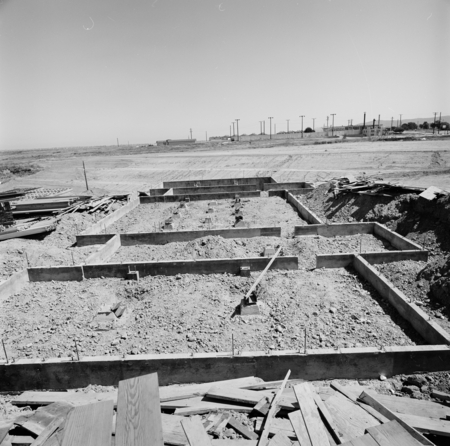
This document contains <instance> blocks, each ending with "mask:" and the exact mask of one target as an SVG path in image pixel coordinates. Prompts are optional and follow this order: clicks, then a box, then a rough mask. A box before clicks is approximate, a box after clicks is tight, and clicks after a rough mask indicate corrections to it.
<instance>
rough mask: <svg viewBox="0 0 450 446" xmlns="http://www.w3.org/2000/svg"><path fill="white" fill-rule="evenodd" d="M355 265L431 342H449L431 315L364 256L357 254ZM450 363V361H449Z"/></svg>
mask: <svg viewBox="0 0 450 446" xmlns="http://www.w3.org/2000/svg"><path fill="white" fill-rule="evenodd" d="M353 267H354V268H355V270H356V271H357V272H358V273H359V274H360V275H361V276H362V277H364V278H365V279H366V280H367V281H368V282H369V283H371V284H372V286H373V287H374V288H375V289H376V290H377V291H378V292H379V293H380V294H381V296H383V297H384V298H386V299H387V300H388V301H389V303H390V304H391V305H392V306H393V307H394V308H396V310H397V311H398V312H399V314H400V315H401V316H402V317H403V318H404V319H406V320H407V321H408V322H409V323H410V324H411V325H412V326H413V327H414V329H415V330H416V331H417V332H418V333H419V334H420V335H421V336H422V338H423V339H425V340H426V341H427V342H428V343H430V344H449V345H450V334H448V333H447V332H446V331H445V330H444V329H443V328H442V327H441V326H440V325H438V324H437V323H436V322H433V321H431V320H429V316H428V315H427V314H426V313H425V312H424V311H422V310H421V309H420V308H419V307H418V306H416V305H415V304H412V303H410V301H409V299H408V298H407V297H406V296H405V295H404V294H403V293H402V292H401V291H400V290H399V289H398V288H396V287H395V286H394V285H393V284H392V283H391V282H389V281H388V280H387V279H386V278H385V277H384V276H383V275H381V274H380V273H379V272H378V271H377V270H376V269H375V268H374V267H373V266H371V265H370V264H369V263H368V262H367V261H366V260H365V259H364V258H362V256H359V255H355V257H354V259H353ZM449 364H450V363H449Z"/></svg>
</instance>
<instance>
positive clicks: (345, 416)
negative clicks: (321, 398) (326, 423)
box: [324, 393, 380, 439]
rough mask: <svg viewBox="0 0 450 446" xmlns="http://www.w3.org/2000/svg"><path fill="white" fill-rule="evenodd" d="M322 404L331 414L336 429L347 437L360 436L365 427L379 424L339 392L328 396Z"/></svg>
mask: <svg viewBox="0 0 450 446" xmlns="http://www.w3.org/2000/svg"><path fill="white" fill-rule="evenodd" d="M324 404H325V406H326V407H327V409H328V410H329V412H330V414H331V415H332V417H333V420H334V422H335V424H336V426H337V428H338V431H339V432H340V433H342V434H343V435H344V436H345V438H347V439H351V438H355V437H360V436H362V435H364V433H365V431H366V428H368V427H371V426H377V425H378V424H380V423H379V422H378V421H377V420H376V419H375V418H374V417H372V416H371V415H369V414H368V413H367V412H366V411H364V410H363V409H361V408H360V407H359V406H357V405H356V404H354V403H353V402H351V401H350V400H348V399H347V398H345V397H344V396H343V395H341V394H340V393H336V394H335V395H332V396H330V397H329V398H328V399H327V400H326V401H325V402H324Z"/></svg>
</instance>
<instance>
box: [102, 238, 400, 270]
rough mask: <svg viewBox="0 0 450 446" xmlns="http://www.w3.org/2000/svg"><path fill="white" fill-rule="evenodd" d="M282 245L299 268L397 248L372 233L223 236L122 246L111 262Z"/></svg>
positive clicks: (259, 252) (249, 252) (215, 255)
mask: <svg viewBox="0 0 450 446" xmlns="http://www.w3.org/2000/svg"><path fill="white" fill-rule="evenodd" d="M280 244H281V246H282V248H283V249H282V254H283V255H289V256H298V259H299V266H300V267H303V268H314V267H315V265H316V254H335V253H344V252H380V251H390V250H393V249H394V248H393V247H392V246H391V245H390V244H389V243H388V242H386V241H385V240H381V239H379V238H377V237H375V236H373V235H372V234H361V235H358V236H338V237H331V238H327V237H320V236H318V237H294V238H278V237H253V238H248V239H225V238H222V237H220V236H207V237H202V238H199V239H196V240H193V241H191V242H174V243H167V244H165V245H137V246H122V247H121V248H119V250H118V251H117V252H116V253H115V254H114V256H113V257H112V258H111V259H110V260H108V262H109V263H122V262H124V263H126V262H134V261H135V262H139V261H163V260H184V259H222V258H243V257H259V256H263V255H264V249H265V248H266V247H268V246H271V247H277V246H279V245H280Z"/></svg>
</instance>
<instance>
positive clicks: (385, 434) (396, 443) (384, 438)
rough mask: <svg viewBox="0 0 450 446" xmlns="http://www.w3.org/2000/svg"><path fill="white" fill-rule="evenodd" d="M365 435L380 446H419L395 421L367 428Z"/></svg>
mask: <svg viewBox="0 0 450 446" xmlns="http://www.w3.org/2000/svg"><path fill="white" fill-rule="evenodd" d="M367 433H368V434H369V435H370V436H371V437H372V438H373V439H374V440H375V441H376V442H377V444H378V445H380V446H420V443H418V442H417V440H415V439H414V437H412V436H411V434H410V433H409V432H407V431H406V430H405V428H404V427H403V426H401V425H400V424H399V423H398V422H397V421H389V422H388V423H385V424H380V425H379V426H373V427H369V428H368V429H367Z"/></svg>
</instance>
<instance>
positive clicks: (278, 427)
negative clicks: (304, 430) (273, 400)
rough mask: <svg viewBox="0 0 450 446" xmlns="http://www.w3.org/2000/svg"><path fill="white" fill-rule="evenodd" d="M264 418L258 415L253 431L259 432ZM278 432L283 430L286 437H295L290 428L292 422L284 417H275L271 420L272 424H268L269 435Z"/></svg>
mask: <svg viewBox="0 0 450 446" xmlns="http://www.w3.org/2000/svg"><path fill="white" fill-rule="evenodd" d="M263 424H264V418H262V417H258V418H256V420H255V432H256V433H258V434H259V433H261V432H262V430H263ZM278 432H283V434H285V435H286V436H287V437H289V438H291V439H295V438H296V435H295V432H294V431H293V429H292V424H291V422H290V421H289V420H286V419H285V418H275V419H274V420H272V424H271V425H270V432H269V437H270V436H271V435H276V434H277V433H278Z"/></svg>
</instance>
